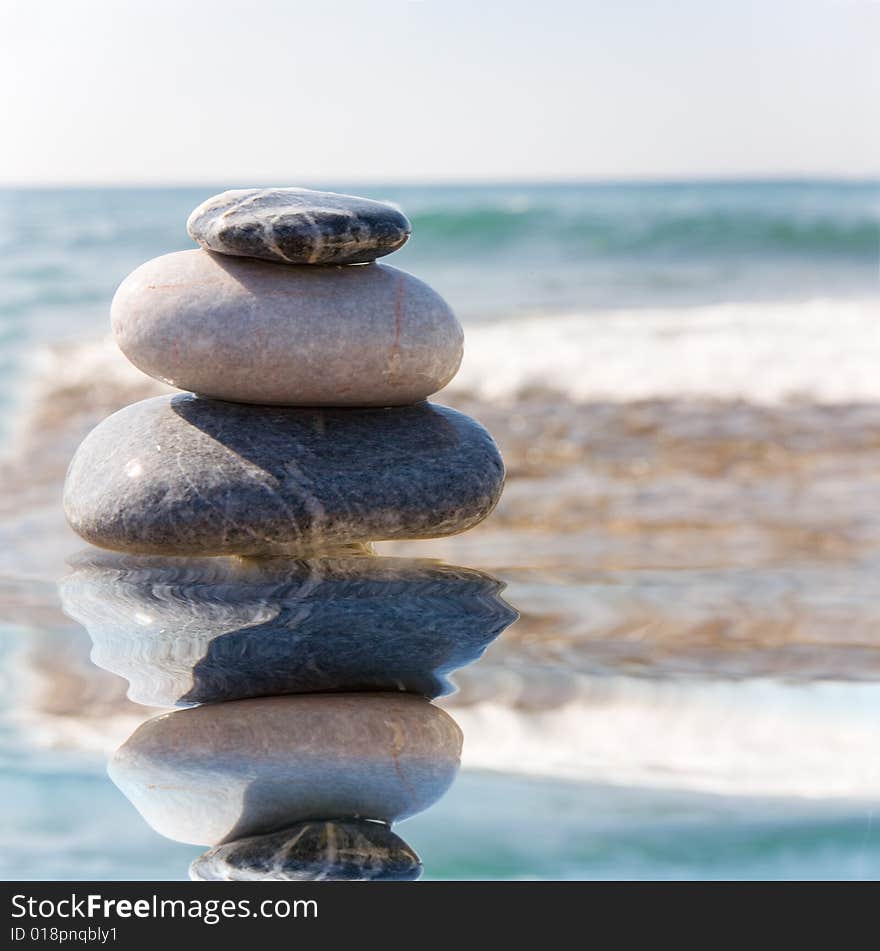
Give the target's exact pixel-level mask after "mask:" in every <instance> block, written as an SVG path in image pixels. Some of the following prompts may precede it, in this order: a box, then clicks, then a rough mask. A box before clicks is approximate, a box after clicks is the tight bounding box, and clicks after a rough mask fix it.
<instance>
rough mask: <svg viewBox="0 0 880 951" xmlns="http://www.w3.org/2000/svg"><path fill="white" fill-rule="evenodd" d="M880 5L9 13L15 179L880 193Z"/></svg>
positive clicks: (777, 0)
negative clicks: (805, 178)
mask: <svg viewBox="0 0 880 951" xmlns="http://www.w3.org/2000/svg"><path fill="white" fill-rule="evenodd" d="M878 49H880V3H878V2H877V0H763V2H761V0H682V2H675V0H654V2H649V0H580V2H576V0H538V2H532V3H524V2H519V0H508V2H505V0H468V2H465V0H422V2H412V0H369V2H367V0H360V2H355V0H348V2H347V0H337V2H333V3H329V2H328V3H315V2H314V0H312V2H297V0H287V2H280V0H279V2H272V0H249V2H241V0H190V2H188V0H76V2H73V0H43V2H39V3H37V2H34V0H0V85H2V88H3V90H4V96H3V98H2V100H0V112H2V114H0V128H2V130H3V132H2V134H3V140H4V145H3V148H2V150H0V182H3V183H97V184H117V183H141V182H143V183H150V182H180V183H186V182H215V181H216V182H229V181H235V182H240V183H245V184H246V183H248V182H278V183H288V182H299V181H302V182H320V181H352V182H354V181H359V180H360V181H381V180H395V181H410V180H416V181H418V180H427V181H438V180H463V179H464V180H485V179H502V180H512V179H559V178H575V179H581V178H630V177H649V178H670V177H691V176H707V177H730V176H756V175H757V176H761V175H841V176H868V177H871V176H878V175H880V122H878V117H880V58H878V55H877V54H878Z"/></svg>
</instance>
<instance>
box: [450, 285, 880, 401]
mask: <svg viewBox="0 0 880 951" xmlns="http://www.w3.org/2000/svg"><path fill="white" fill-rule="evenodd" d="M878 367H880V298H873V299H857V300H856V299H834V300H812V301H806V302H780V303H762V302H750V303H728V304H719V305H715V306H707V307H695V308H680V309H675V310H664V309H657V310H633V311H614V312H606V313H591V314H570V315H563V316H542V317H533V318H528V319H522V320H504V321H499V322H495V323H490V324H482V325H481V324H476V325H474V324H470V325H468V327H467V328H466V341H465V358H464V363H463V365H462V369H461V371H460V373H459V375H458V376H457V377H456V379H455V380H454V381H453V382H452V383H451V384H450V386H449V387H448V388H447V389H446V390H445V391H444V395H448V396H449V397H450V398H451V397H454V396H455V395H457V394H459V393H462V392H471V393H474V394H476V395H478V396H480V397H481V398H483V399H490V400H491V399H504V398H510V397H513V396H515V395H516V394H517V393H519V392H521V391H523V390H527V389H530V388H532V387H540V388H550V389H555V390H560V391H562V392H563V393H564V394H565V395H567V396H569V397H570V398H572V399H574V400H577V401H584V402H586V401H590V400H610V401H616V402H625V401H629V400H646V399H663V398H672V397H687V398H705V399H719V400H739V399H742V400H748V401H752V402H758V403H779V402H782V401H787V400H791V399H797V398H807V399H810V400H814V401H816V402H823V403H826V402H827V403H847V402H861V401H876V400H880V372H878Z"/></svg>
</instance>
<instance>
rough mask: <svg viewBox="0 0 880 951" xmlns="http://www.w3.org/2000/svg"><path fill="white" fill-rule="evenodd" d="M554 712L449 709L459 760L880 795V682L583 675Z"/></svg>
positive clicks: (734, 790)
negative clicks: (578, 688) (458, 732)
mask: <svg viewBox="0 0 880 951" xmlns="http://www.w3.org/2000/svg"><path fill="white" fill-rule="evenodd" d="M583 687H584V689H583V690H582V692H581V696H580V697H579V698H578V699H576V700H573V701H572V702H569V703H567V704H565V705H562V706H559V707H556V708H553V709H549V710H522V709H517V708H516V706H513V705H509V704H506V703H499V702H497V701H496V700H491V701H487V702H483V703H479V704H476V705H474V706H470V707H463V708H456V707H454V705H453V707H452V709H451V711H450V712H451V713H452V714H453V716H454V717H455V719H456V721H457V722H458V724H459V725H460V726H461V728H462V731H463V733H464V737H465V742H464V753H463V761H462V762H463V766H465V767H466V768H480V769H491V770H498V771H502V772H510V773H521V774H527V775H533V776H554V777H560V778H565V779H573V780H586V781H590V782H599V783H609V784H613V785H619V786H631V787H642V788H656V789H661V788H663V789H677V790H683V791H690V792H700V793H715V794H721V795H732V796H781V797H799V798H800V797H803V798H808V799H823V800H847V801H851V800H858V801H878V802H880V686H878V685H876V684H846V683H837V684H828V683H826V684H811V685H794V684H784V683H778V682H773V681H762V680H752V681H747V682H745V681H744V682H739V683H723V682H716V683H702V684H701V683H696V682H670V681H649V680H636V679H628V678H609V679H607V680H604V681H603V680H593V679H590V678H585V679H584V684H583Z"/></svg>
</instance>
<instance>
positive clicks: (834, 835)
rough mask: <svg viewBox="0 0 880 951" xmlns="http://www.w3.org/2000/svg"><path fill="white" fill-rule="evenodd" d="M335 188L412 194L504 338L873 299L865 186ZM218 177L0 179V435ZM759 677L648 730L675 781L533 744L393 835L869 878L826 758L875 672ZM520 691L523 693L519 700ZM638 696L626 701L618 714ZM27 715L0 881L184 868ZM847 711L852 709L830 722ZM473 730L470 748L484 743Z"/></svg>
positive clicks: (581, 724)
mask: <svg viewBox="0 0 880 951" xmlns="http://www.w3.org/2000/svg"><path fill="white" fill-rule="evenodd" d="M230 184H240V183H230ZM327 187H331V188H335V189H339V190H351V191H355V192H357V193H359V194H366V195H370V196H372V197H375V198H380V199H387V200H390V201H394V202H397V203H399V204H400V205H401V207H403V208H404V210H405V211H406V212H407V213H408V215H409V216H410V218H411V220H412V223H413V238H412V239H411V241H410V242H409V244H408V245H407V246H406V247H405V248H404V249H403V250H402V251H401V252H399V253H398V254H395V255H394V256H393V258H391V259H389V263H392V264H394V265H399V266H400V267H402V268H404V269H406V270H409V271H412V272H413V273H415V274H417V275H418V276H419V277H421V278H423V279H424V280H426V281H428V282H429V283H431V284H432V285H434V286H435V287H437V289H438V290H440V291H441V293H443V294H444V296H445V297H446V298H447V299H448V300H449V301H450V302H451V303H452V305H453V307H454V309H455V310H456V312H457V313H458V314H459V315H460V317H461V318H462V321H463V323H464V325H465V328H466V330H467V328H469V327H475V326H476V325H478V324H485V323H488V322H498V323H501V324H503V326H504V327H505V328H506V332H508V333H509V334H510V335H515V334H516V328H517V322H518V321H520V320H523V319H526V318H537V319H539V320H540V319H542V318H544V317H547V318H550V317H553V316H557V315H566V314H568V315H574V316H575V317H577V315H585V316H587V315H589V316H590V317H594V316H595V315H600V316H601V315H603V314H604V313H605V312H612V311H615V310H618V309H632V310H635V311H645V312H648V311H655V310H657V309H672V310H681V311H684V310H686V309H688V308H692V307H699V306H702V305H706V304H714V303H730V302H732V303H742V302H750V301H786V302H794V303H797V302H803V301H809V300H811V299H814V298H823V299H825V298H833V299H837V298H858V297H871V296H875V295H876V294H877V289H878V277H880V274H878V250H880V183H876V182H874V183H835V182H767V183H749V184H742V183H740V184H734V183H679V184H665V185H663V184H657V185H534V186H528V185H510V186H505V185H493V186H467V187H465V186H455V187H453V186H435V187H425V186H418V187H417V186H406V187H404V186H400V187H397V186H387V185H385V186H376V187H370V186H363V185H361V186H346V184H345V183H328V184H327ZM220 188H221V186H210V187H204V188H170V189H106V190H78V189H77V190H18V191H8V190H7V191H0V370H2V373H0V435H5V434H7V433H8V432H9V431H10V429H11V424H12V422H13V420H14V414H17V413H18V412H20V410H21V405H20V393H21V392H22V391H21V386H20V385H21V383H22V382H23V381H25V380H26V379H27V378H28V374H29V372H30V368H31V363H32V359H33V357H34V355H35V353H37V352H38V350H39V348H41V347H42V346H44V345H46V344H50V343H56V342H65V341H80V340H87V339H91V338H94V337H96V336H99V335H101V334H103V333H106V331H107V328H108V312H109V302H110V299H111V297H112V294H113V291H114V290H115V287H116V286H117V284H118V283H119V281H120V280H121V279H122V278H123V277H124V276H125V275H126V274H127V273H128V272H129V271H131V270H132V269H133V268H135V267H137V266H138V265H139V264H140V263H142V262H143V261H145V260H147V259H149V258H151V257H153V256H156V255H159V254H162V253H166V252H169V251H173V250H179V249H186V248H189V247H191V246H192V244H191V242H190V240H189V239H188V237H187V235H186V233H185V228H184V224H185V221H186V217H187V215H188V213H189V211H190V210H191V209H192V208H193V207H194V206H195V205H196V204H197V203H199V202H200V201H202V200H203V199H204V198H206V197H208V196H209V195H211V194H213V193H215V192H216V191H218V190H220ZM12 448H13V447H11V446H9V444H8V441H7V449H12ZM647 491H648V489H646V492H647ZM0 580H3V579H0ZM516 606H517V607H518V608H520V610H522V611H524V612H527V611H528V610H529V608H530V605H529V604H517V605H516ZM60 636H62V637H63V636H66V635H64V634H62V635H60ZM632 636H633V642H634V643H635V642H637V640H638V632H636V633H635V634H633V635H632ZM29 637H30V633H29V629H28V628H27V627H26V626H18V627H11V626H7V627H3V628H2V637H0V641H2V649H3V654H2V660H0V671H2V675H3V676H2V679H0V685H2V686H3V687H4V696H6V697H7V698H8V697H11V696H13V695H14V693H15V691H14V690H13V689H12V687H13V686H17V685H16V684H13V683H12V682H11V681H10V678H15V677H17V676H19V675H20V667H16V666H15V665H14V664H13V662H12V660H11V658H12V657H13V655H17V654H19V653H20V652H21V650H22V646H23V645H24V646H26V645H27V643H28V638H29ZM561 656H562V660H561V661H558V662H559V663H560V664H564V653H563V654H562V655H561ZM551 673H552V672H551ZM658 677H659V675H658ZM610 679H613V678H610ZM661 679H662V678H661ZM761 689H762V690H763V691H764V692H763V693H761V692H760V691H756V690H750V689H747V688H746V687H745V686H742V687H738V686H737V685H736V684H735V683H734V685H733V686H731V684H730V683H727V682H725V685H724V687H723V690H721V689H719V696H722V697H723V702H724V704H726V705H727V706H725V707H724V709H723V710H722V713H721V714H718V711H717V710H716V709H715V707H714V706H713V703H714V702H715V701H714V700H713V699H712V698H711V697H710V698H709V699H708V700H707V699H706V698H705V697H703V696H702V695H701V698H700V700H699V703H698V704H696V705H695V706H694V707H693V713H692V716H691V717H690V719H687V718H685V720H682V721H679V720H677V719H674V718H671V719H670V723H671V727H670V729H669V730H668V731H667V732H665V733H663V734H662V735H660V739H659V740H658V741H657V743H658V745H657V747H656V749H654V748H651V749H649V750H648V751H647V752H646V751H645V750H643V749H641V748H640V749H638V750H635V749H634V750H633V757H634V758H636V756H637V755H638V756H640V757H642V758H643V760H644V762H646V763H647V764H648V767H649V768H650V769H651V770H654V775H655V779H656V776H657V775H659V776H662V777H664V782H659V781H656V782H644V781H643V777H641V776H640V777H639V781H637V782H636V781H633V782H628V781H627V780H626V778H625V777H624V775H623V772H619V773H618V774H615V775H614V776H612V777H611V778H609V776H610V772H613V771H606V773H605V774H602V775H601V776H599V778H598V779H597V778H596V777H597V775H598V774H596V773H595V771H593V770H592V765H593V764H592V761H591V760H590V759H589V756H587V757H586V759H585V760H584V763H583V764H582V765H584V764H585V768H584V769H583V770H582V775H571V773H573V772H575V770H574V769H573V768H572V770H570V771H569V774H566V770H565V769H560V768H559V767H558V763H556V764H553V767H552V768H549V767H547V768H545V766H544V765H542V764H541V763H529V764H528V769H527V770H525V769H524V773H529V775H525V774H521V775H515V774H514V773H513V772H511V771H505V770H500V769H494V770H493V769H491V768H475V769H468V770H466V771H465V772H464V773H463V774H462V775H461V776H460V777H459V780H458V781H457V782H456V784H455V785H454V786H453V788H452V790H451V791H450V793H449V794H448V795H447V796H446V797H445V798H444V799H442V800H441V801H440V802H439V803H438V804H437V805H436V806H435V807H434V808H432V809H431V810H429V811H427V812H425V813H423V814H422V815H420V816H417V817H415V818H413V819H412V820H409V821H408V822H406V823H404V824H403V825H402V826H401V832H402V833H403V834H404V836H405V838H406V839H407V841H409V842H410V843H411V844H412V845H413V846H414V847H415V848H416V849H417V851H419V852H420V854H421V855H422V857H423V860H424V862H425V867H426V877H428V878H461V877H464V878H470V877H475V878H525V879H529V878H609V877H610V878H617V877H621V878H762V877H770V878H825V877H827V878H880V836H878V835H877V833H876V825H875V819H874V806H873V799H872V796H873V795H874V793H875V791H876V789H877V784H876V783H875V782H874V780H873V778H872V777H871V775H868V773H865V775H862V773H858V774H856V772H853V775H852V776H849V778H847V779H846V782H847V783H849V785H848V786H846V788H844V789H842V790H839V789H837V788H834V786H833V783H830V782H829V781H827V780H828V775H829V773H833V772H834V769H835V765H837V766H842V765H846V764H848V765H852V757H853V756H856V755H858V756H861V757H863V758H869V757H866V754H865V751H866V750H871V749H872V748H873V749H876V751H877V753H880V722H878V723H877V726H876V728H875V721H876V716H875V712H876V711H877V710H878V709H880V704H878V703H877V699H876V697H875V696H874V694H873V693H871V692H870V691H871V685H868V687H867V688H866V687H865V685H859V684H847V683H845V682H844V683H841V684H837V685H835V689H834V691H831V692H830V693H828V694H825V695H823V698H818V699H821V702H818V699H817V697H816V695H815V694H813V693H810V691H809V688H808V687H807V686H803V688H802V689H801V687H797V686H792V685H791V684H788V685H786V684H785V683H784V681H783V682H779V683H777V682H774V681H767V682H766V683H765V684H763V685H762V687H761ZM875 692H876V691H875ZM868 694H870V696H868ZM759 695H760V696H759ZM670 696H672V695H670ZM756 697H757V698H759V699H761V703H764V704H765V707H763V708H761V709H766V719H765V720H762V721H761V722H760V723H759V724H758V726H757V727H755V728H754V731H755V735H754V736H751V737H750V739H749V741H748V743H743V745H742V747H741V748H738V747H731V748H732V749H733V750H734V752H733V753H730V754H728V753H727V752H725V753H724V755H725V756H726V755H730V756H731V757H732V758H731V759H729V760H723V761H721V760H719V762H720V765H719V763H716V762H714V761H713V762H712V763H711V764H710V763H709V762H708V758H707V765H706V777H707V778H705V782H702V779H703V778H704V777H702V776H701V775H694V774H692V773H688V775H687V778H686V781H685V779H684V778H683V777H682V767H681V760H679V759H677V758H676V757H677V756H678V752H679V746H680V745H682V746H683V745H685V740H684V739H683V738H682V737H684V736H685V735H687V736H690V732H689V730H690V726H688V724H692V723H694V722H697V723H700V722H705V724H706V730H710V731H716V732H717V733H718V735H719V743H718V749H719V750H721V752H718V756H719V757H721V756H722V752H724V751H726V750H727V747H725V746H724V742H723V739H724V734H725V725H726V723H727V722H729V720H730V717H731V715H732V714H731V711H736V710H737V704H739V705H740V706H741V707H742V709H743V710H749V709H754V706H755V701H756ZM673 699H674V702H673V700H668V701H666V700H664V701H663V703H658V705H657V710H656V713H657V717H658V721H659V722H663V723H665V722H666V721H665V720H662V716H664V715H667V714H669V711H670V709H671V708H674V707H675V704H676V703H679V702H681V703H685V702H687V703H692V702H693V701H692V700H687V701H680V700H679V699H678V695H677V694H676V695H674V698H673ZM814 701H816V702H815V703H814ZM520 706H521V707H523V708H525V709H528V707H529V703H528V698H525V699H524V700H523V701H522V703H521V704H520ZM759 706H760V705H759ZM585 709H586V708H585ZM639 709H640V708H639V707H638V705H637V704H635V702H633V703H632V704H631V703H630V701H629V700H627V702H626V703H624V704H622V706H621V713H620V717H621V723H623V720H624V719H625V718H626V717H630V716H636V715H637V712H638V710H639ZM811 710H813V711H817V712H816V715H815V716H812V715H811ZM633 711H636V712H635V713H634V712H633ZM14 712H15V711H14V710H10V709H8V708H7V709H6V710H5V711H4V717H5V718H4V722H3V725H2V730H0V800H2V804H3V809H2V812H3V820H2V825H0V846H2V848H0V877H4V878H16V877H23V878H180V877H183V876H184V875H185V872H186V866H187V865H188V863H189V862H190V861H191V860H192V859H193V858H194V857H195V855H196V854H198V852H199V850H198V849H197V848H195V847H189V846H184V845H179V844H175V843H173V842H170V841H168V840H165V839H162V838H161V837H160V836H158V835H157V834H156V833H154V832H153V831H152V830H151V829H149V827H148V826H147V825H146V824H145V823H144V822H143V820H142V819H141V818H140V817H139V816H138V815H137V813H136V812H135V811H134V809H133V807H132V806H131V805H130V804H129V803H128V802H127V801H126V800H125V799H124V797H123V796H122V794H121V793H120V792H119V791H118V790H117V789H116V788H115V787H114V786H113V785H112V783H111V782H110V781H109V779H108V778H107V776H106V773H105V760H104V758H103V756H102V755H100V754H98V753H95V752H94V751H88V750H87V751H83V750H79V749H65V748H63V744H61V746H60V747H59V746H58V745H57V741H54V742H55V743H56V745H55V747H54V748H53V746H52V744H49V745H44V746H41V745H39V744H35V743H33V742H32V738H29V737H28V734H27V733H26V732H23V730H22V727H21V725H20V723H19V722H18V721H17V720H16V719H15V717H14V716H13V715H12V714H14ZM841 712H844V713H846V714H847V715H850V714H852V721H851V722H849V721H847V722H844V723H843V725H842V726H840V727H839V729H838V730H837V732H833V734H828V735H826V734H825V733H823V732H822V731H821V730H820V727H823V728H824V726H825V725H827V723H829V722H832V721H833V722H836V721H835V717H837V716H838V714H841ZM601 713H602V705H601V703H598V704H596V705H595V707H594V708H592V714H591V715H588V714H587V713H586V712H584V713H583V714H582V718H581V719H580V720H575V721H574V724H575V725H574V726H573V727H572V726H571V725H570V724H569V726H568V727H567V729H569V730H571V731H572V732H571V733H570V734H569V739H570V742H571V746H572V749H574V748H575V747H576V746H578V743H579V741H580V739H581V737H582V735H586V734H588V733H589V731H590V730H591V729H592V728H593V727H592V725H591V724H592V722H593V720H592V719H591V716H592V715H595V716H596V717H599V716H600V715H601ZM704 717H705V718H706V719H705V720H702V719H701V718H704ZM713 717H714V718H713ZM786 718H789V719H786ZM789 720H791V721H792V722H795V723H797V724H799V726H797V727H796V728H795V727H790V724H789ZM602 722H605V721H604V720H603V721H602ZM645 723H646V724H649V723H650V717H649V718H648V719H646V720H645ZM780 724H782V725H783V726H786V724H788V726H786V728H787V729H788V728H791V729H792V730H793V731H794V732H793V733H792V735H793V736H796V737H797V740H796V741H793V743H792V744H790V745H789V748H788V750H787V751H786V753H787V755H788V754H790V757H791V768H792V769H793V770H796V771H797V777H798V778H797V781H796V782H795V780H794V779H790V778H780V777H777V776H775V775H770V777H769V778H768V777H767V775H765V774H764V773H763V772H762V770H765V771H766V770H767V769H769V766H768V764H772V761H773V758H774V755H775V753H774V748H773V746H772V739H773V737H774V735H776V734H777V733H778V731H779V729H780ZM486 729H489V727H487V728H486ZM471 730H472V731H473V726H471ZM696 732H697V735H699V730H697V731H696ZM849 734H853V735H855V734H858V736H859V737H861V739H859V742H858V743H856V744H855V746H854V747H853V749H856V750H857V751H858V753H857V754H856V753H853V754H849V753H848V752H847V750H848V749H849V747H847V745H846V743H847V737H848V735H849ZM560 735H562V734H560ZM626 735H627V736H631V735H632V734H631V733H627V734H626ZM873 735H876V737H877V743H876V745H875V746H874V747H872V745H871V744H872V736H873ZM470 736H471V740H472V743H473V745H474V746H479V745H480V741H481V740H485V737H482V736H480V735H479V731H477V733H476V734H475V733H474V732H471V734H470ZM652 736H653V734H652ZM829 737H830V738H829ZM503 738H504V740H505V742H510V743H513V744H514V749H516V744H517V743H519V742H521V743H522V749H523V751H524V752H523V757H525V756H526V750H527V749H530V748H529V747H528V746H527V742H526V738H525V736H524V737H523V738H522V740H521V741H520V740H519V739H517V738H514V739H513V740H511V739H510V737H509V736H506V735H505V736H504V737H503ZM555 741H558V740H555ZM612 741H613V737H612ZM465 742H466V744H467V743H468V734H467V733H466V737H465ZM558 742H562V743H563V745H564V741H558ZM624 742H626V741H625V740H623V739H621V743H624ZM647 742H648V741H647V740H646V743H647ZM688 742H691V741H690V740H688ZM549 744H550V739H548V745H549ZM823 744H824V745H823ZM488 745H490V746H491V744H488ZM613 745H614V744H613V742H612V743H611V746H612V747H613ZM792 747H793V748H794V749H792ZM602 750H605V752H603V754H602V755H605V756H610V754H608V753H607V750H606V749H605V747H604V746H603V747H602ZM816 751H819V752H816ZM612 752H613V750H612ZM715 752H716V749H715V747H714V746H713V745H712V744H711V743H710V744H709V753H711V754H713V755H714V753H715ZM588 753H590V755H592V751H591V750H590V751H588ZM820 753H821V755H820ZM795 754H797V755H795ZM529 755H531V754H529ZM736 756H739V757H741V759H736V758H735V757H736ZM612 759H613V757H611V759H609V760H608V761H609V762H610V761H611V760H612ZM688 762H690V761H688ZM787 762H788V760H786V763H787ZM648 767H646V769H647V768H648ZM713 770H714V772H713ZM811 771H812V773H811ZM600 772H601V771H600ZM697 773H698V774H699V770H697ZM719 775H720V776H722V777H726V778H725V781H724V782H719V781H718V776H719ZM811 775H813V776H814V777H815V788H811V786H810V776H811ZM755 777H757V778H755ZM612 780H613V781H612ZM728 780H729V781H728ZM734 780H737V781H740V780H741V783H742V786H743V789H741V790H738V789H737V788H735V787H736V782H734Z"/></svg>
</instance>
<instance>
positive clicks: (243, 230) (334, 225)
mask: <svg viewBox="0 0 880 951" xmlns="http://www.w3.org/2000/svg"><path fill="white" fill-rule="evenodd" d="M187 230H188V231H189V233H190V236H191V237H192V238H193V240H194V241H196V242H197V243H198V244H200V245H201V246H202V247H203V248H205V249H206V250H208V251H217V252H219V253H220V254H232V255H238V256H240V257H249V258H263V259H264V260H266V261H282V262H285V263H287V264H363V263H366V262H368V261H374V260H375V259H376V258H380V257H382V256H383V255H385V254H390V253H391V252H392V251H396V250H397V249H398V248H400V247H402V246H403V245H404V243H405V242H406V239H407V238H408V237H409V234H410V223H409V221H408V220H407V218H406V215H404V214H403V212H400V211H398V210H397V209H396V208H394V207H392V206H391V205H387V204H385V203H384V202H380V201H372V200H370V199H369V198H357V197H355V196H354V195H337V194H334V193H333V192H316V191H311V190H310V189H308V188H241V189H235V190H233V191H227V192H223V193H222V194H220V195H215V196H214V197H213V198H209V199H208V200H207V201H205V202H203V203H202V204H201V205H199V207H198V208H196V210H195V211H194V212H193V213H192V214H191V215H190V217H189V221H188V222H187Z"/></svg>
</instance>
